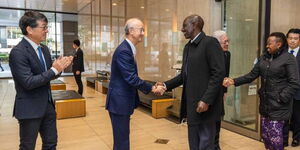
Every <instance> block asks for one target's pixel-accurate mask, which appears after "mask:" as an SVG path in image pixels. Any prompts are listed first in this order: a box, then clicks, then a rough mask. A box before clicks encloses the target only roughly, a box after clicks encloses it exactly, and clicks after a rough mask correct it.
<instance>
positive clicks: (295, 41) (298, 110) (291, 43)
mask: <svg viewBox="0 0 300 150" xmlns="http://www.w3.org/2000/svg"><path fill="white" fill-rule="evenodd" d="M286 37H287V42H288V52H289V53H291V54H293V55H294V56H295V57H296V59H297V63H298V67H299V65H300V53H299V45H300V29H290V30H289V31H288V33H287V34H286ZM299 71H300V68H299ZM299 74H300V72H299ZM289 126H291V127H292V131H293V141H292V144H291V145H292V147H296V146H299V144H300V143H299V142H300V90H298V91H297V93H296V94H295V96H294V100H293V112H292V118H291V123H290V124H289V120H287V121H286V122H285V124H284V130H283V138H284V140H283V143H284V146H285V147H287V146H288V145H289Z"/></svg>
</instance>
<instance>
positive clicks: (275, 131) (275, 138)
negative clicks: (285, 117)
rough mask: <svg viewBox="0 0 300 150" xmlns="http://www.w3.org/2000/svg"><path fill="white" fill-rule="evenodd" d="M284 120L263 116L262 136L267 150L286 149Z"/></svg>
mask: <svg viewBox="0 0 300 150" xmlns="http://www.w3.org/2000/svg"><path fill="white" fill-rule="evenodd" d="M283 125H284V121H282V120H269V119H267V118H264V117H262V118H261V136H262V139H263V141H264V144H265V148H266V149H267V150H284V147H283Z"/></svg>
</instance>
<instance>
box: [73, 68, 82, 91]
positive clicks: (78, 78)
mask: <svg viewBox="0 0 300 150" xmlns="http://www.w3.org/2000/svg"><path fill="white" fill-rule="evenodd" d="M74 77H75V80H76V83H77V86H78V93H79V94H80V95H82V93H83V85H82V81H81V72H80V74H79V75H77V74H76V72H74Z"/></svg>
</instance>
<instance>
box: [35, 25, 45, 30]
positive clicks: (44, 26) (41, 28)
mask: <svg viewBox="0 0 300 150" xmlns="http://www.w3.org/2000/svg"><path fill="white" fill-rule="evenodd" d="M36 28H41V29H43V30H47V29H48V26H43V27H36Z"/></svg>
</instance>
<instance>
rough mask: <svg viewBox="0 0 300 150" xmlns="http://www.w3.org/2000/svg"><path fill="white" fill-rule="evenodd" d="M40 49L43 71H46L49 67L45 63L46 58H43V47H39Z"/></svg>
mask: <svg viewBox="0 0 300 150" xmlns="http://www.w3.org/2000/svg"><path fill="white" fill-rule="evenodd" d="M38 51H39V59H40V63H41V65H42V67H43V70H42V71H43V72H45V71H46V70H47V69H46V63H45V61H44V59H43V55H42V47H40V46H39V47H38Z"/></svg>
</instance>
